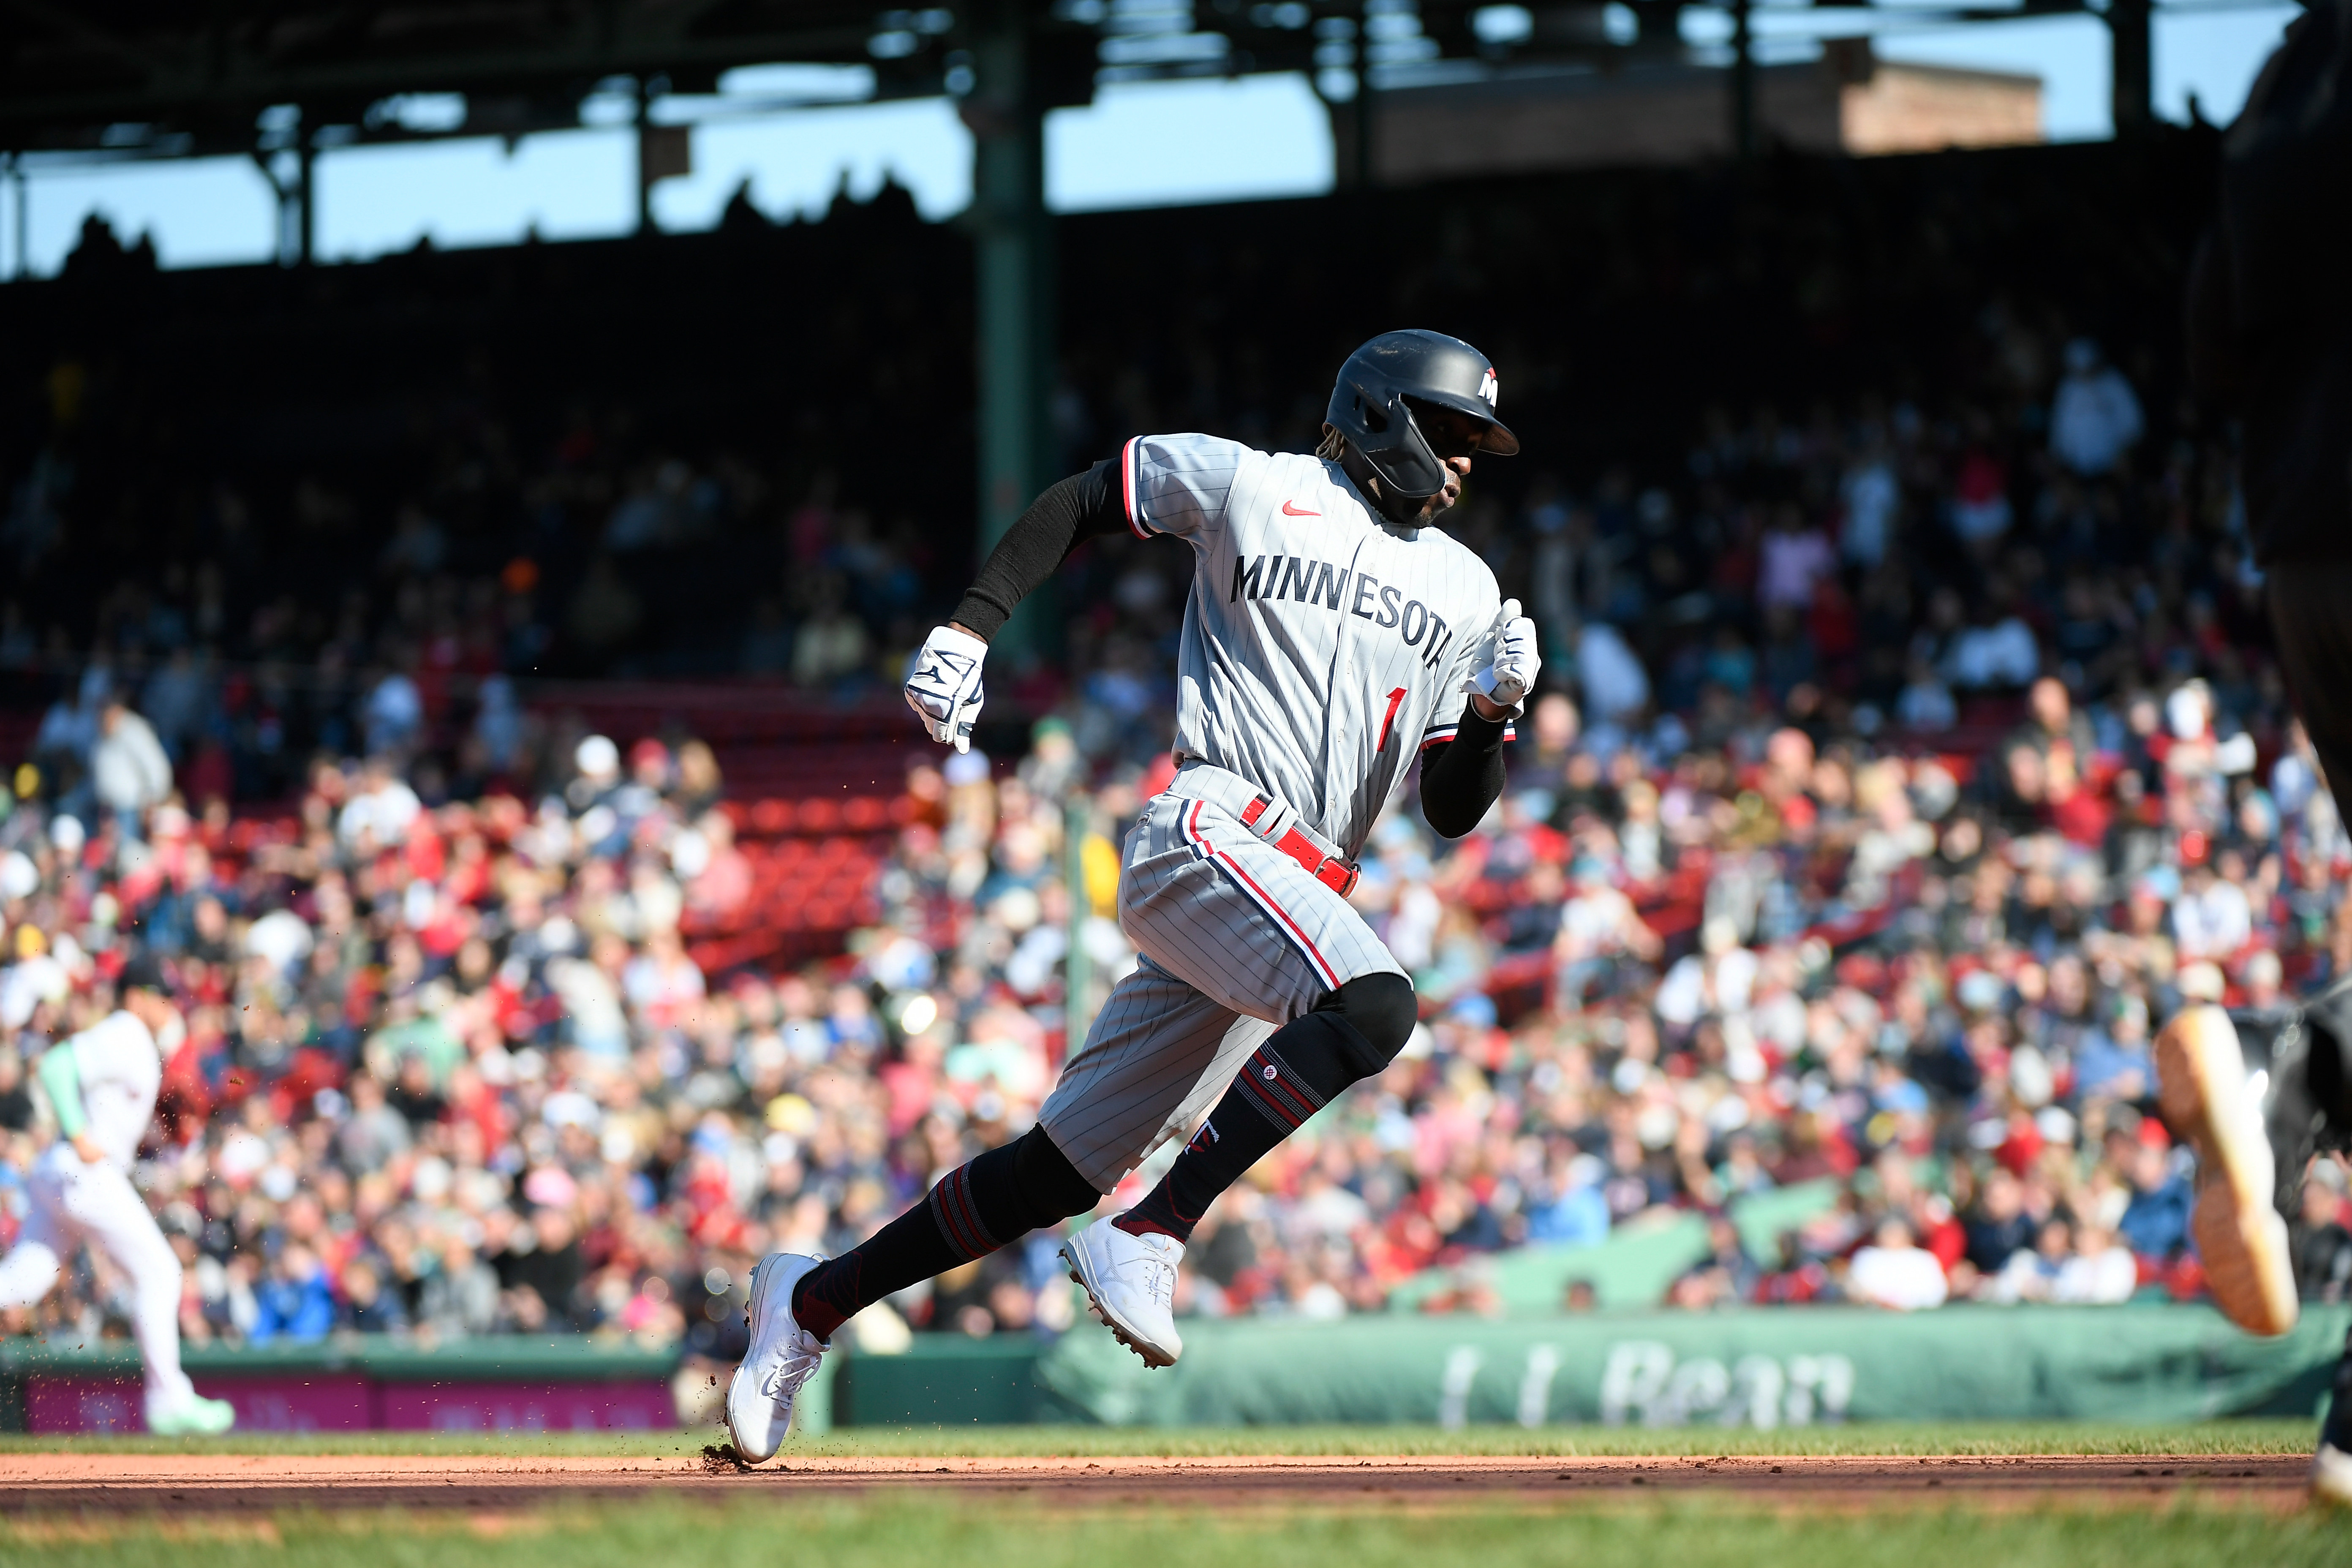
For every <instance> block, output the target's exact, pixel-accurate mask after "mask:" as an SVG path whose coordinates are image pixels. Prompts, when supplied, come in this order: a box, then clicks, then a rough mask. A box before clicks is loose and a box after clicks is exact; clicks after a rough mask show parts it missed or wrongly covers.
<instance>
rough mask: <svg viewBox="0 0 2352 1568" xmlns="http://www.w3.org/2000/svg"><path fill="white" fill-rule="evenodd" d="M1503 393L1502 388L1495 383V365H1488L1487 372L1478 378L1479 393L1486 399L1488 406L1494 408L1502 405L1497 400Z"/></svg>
mask: <svg viewBox="0 0 2352 1568" xmlns="http://www.w3.org/2000/svg"><path fill="white" fill-rule="evenodd" d="M1478 395H1479V396H1481V397H1483V398H1485V399H1486V406H1487V407H1489V408H1494V407H1498V406H1500V405H1498V404H1497V403H1496V401H1495V400H1496V398H1497V397H1499V396H1500V395H1502V389H1501V388H1500V387H1498V386H1497V385H1496V384H1495V367H1494V366H1493V365H1488V366H1487V367H1486V374H1485V375H1482V376H1480V377H1479V378H1478Z"/></svg>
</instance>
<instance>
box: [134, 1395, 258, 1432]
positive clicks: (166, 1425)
mask: <svg viewBox="0 0 2352 1568" xmlns="http://www.w3.org/2000/svg"><path fill="white" fill-rule="evenodd" d="M232 1426H236V1405H231V1404H230V1403H229V1402H228V1401H227V1400H226V1399H206V1398H205V1396H204V1395H203V1394H189V1395H188V1396H187V1397H186V1398H185V1399H183V1400H180V1401H178V1402H177V1403H175V1404H173V1405H166V1406H164V1407H163V1409H161V1410H150V1411H149V1412H147V1430H148V1431H150V1432H152V1433H153V1434H154V1435H155V1436H158V1437H217V1436H220V1435H221V1434H222V1433H224V1432H226V1431H227V1430H228V1429H229V1428H230V1427H232Z"/></svg>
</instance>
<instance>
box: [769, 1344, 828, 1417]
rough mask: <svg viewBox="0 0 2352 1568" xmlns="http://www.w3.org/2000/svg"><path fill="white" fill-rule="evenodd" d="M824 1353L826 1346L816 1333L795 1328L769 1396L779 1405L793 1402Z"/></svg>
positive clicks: (785, 1347) (777, 1369) (778, 1365)
mask: <svg viewBox="0 0 2352 1568" xmlns="http://www.w3.org/2000/svg"><path fill="white" fill-rule="evenodd" d="M823 1355H824V1345H822V1344H820V1343H819V1342H817V1338H816V1336H815V1335H814V1334H812V1333H810V1332H809V1331H807V1330H806V1329H799V1330H795V1331H793V1337H792V1339H791V1340H790V1341H789V1342H787V1343H786V1344H785V1346H784V1359H783V1360H782V1362H780V1363H777V1366H776V1371H775V1379H774V1382H773V1383H772V1384H771V1385H770V1386H769V1388H768V1397H769V1398H771V1399H772V1400H774V1401H775V1402H776V1404H777V1405H779V1406H782V1405H787V1404H789V1403H791V1401H792V1399H793V1395H795V1394H799V1393H800V1391H801V1384H803V1383H806V1382H807V1381H808V1380H809V1374H810V1373H814V1372H815V1371H816V1368H817V1362H818V1360H819V1359H820V1358H821V1357H822V1356H823Z"/></svg>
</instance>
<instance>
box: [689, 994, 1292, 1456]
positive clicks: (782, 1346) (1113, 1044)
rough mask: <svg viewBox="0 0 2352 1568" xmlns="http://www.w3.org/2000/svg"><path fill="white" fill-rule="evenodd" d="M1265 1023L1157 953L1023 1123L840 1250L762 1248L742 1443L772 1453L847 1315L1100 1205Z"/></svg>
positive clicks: (730, 1409) (732, 1426)
mask: <svg viewBox="0 0 2352 1568" xmlns="http://www.w3.org/2000/svg"><path fill="white" fill-rule="evenodd" d="M1266 1028H1267V1026H1265V1025H1262V1024H1257V1023H1255V1021H1254V1020H1247V1019H1244V1020H1239V1021H1238V1024H1237V1021H1236V1020H1235V1018H1234V1015H1233V1014H1232V1013H1231V1012H1229V1011H1226V1010H1223V1009H1221V1008H1219V1007H1217V1006H1216V1005H1214V1004H1213V1003H1211V1002H1209V1001H1208V1000H1207V999H1206V998H1204V997H1202V995H1201V994H1199V993H1198V992H1196V991H1194V990H1192V988H1191V987H1190V986H1187V985H1185V984H1183V983H1182V982H1181V981H1179V980H1177V979H1175V978H1174V977H1173V976H1171V975H1170V974H1169V973H1167V972H1166V971H1164V970H1162V969H1160V968H1159V967H1158V966H1156V965H1154V964H1152V963H1149V962H1146V963H1143V964H1141V965H1139V967H1138V968H1137V969H1136V970H1135V971H1134V973H1130V974H1129V975H1128V976H1127V977H1126V978H1125V979H1123V980H1121V981H1120V982H1119V983H1118V985H1117V986H1116V987H1114V988H1113V990H1112V992H1111V994H1110V997H1109V999H1108V1001H1107V1002H1106V1003H1105V1004H1104V1006H1103V1010H1102V1013H1101V1015H1100V1016H1097V1018H1096V1020H1095V1023H1094V1027H1093V1028H1092V1029H1091V1030H1090V1031H1089V1032H1088V1034H1087V1044H1086V1047H1085V1048H1084V1049H1083V1050H1081V1051H1080V1052H1078V1053H1077V1055H1076V1056H1075V1057H1073V1058H1071V1059H1070V1060H1069V1061H1068V1062H1066V1064H1064V1067H1063V1069H1062V1078H1061V1081H1060V1082H1059V1083H1058V1084H1056V1085H1055V1089H1054V1092H1053V1094H1052V1096H1051V1097H1050V1098H1049V1099H1048V1100H1046V1102H1045V1109H1044V1111H1043V1113H1042V1114H1041V1115H1040V1117H1039V1120H1038V1122H1037V1124H1036V1125H1035V1126H1034V1127H1032V1128H1031V1129H1030V1130H1029V1131H1027V1132H1026V1133H1024V1135H1023V1136H1021V1137H1020V1138H1018V1139H1015V1140H1014V1141H1013V1142H1011V1143H1008V1144H1005V1145H1004V1146H1003V1147H1002V1148H997V1149H992V1150H990V1151H989V1152H987V1153H985V1154H982V1155H981V1156H979V1157H978V1158H977V1159H974V1160H971V1161H970V1162H968V1163H965V1164H963V1165H961V1166H959V1167H958V1168H956V1169H955V1170H953V1171H950V1173H948V1174H947V1175H945V1176H943V1177H941V1178H940V1180H939V1182H938V1183H937V1184H935V1185H934V1186H933V1187H932V1189H931V1192H930V1195H929V1198H928V1199H927V1200H926V1201H925V1202H923V1203H921V1204H919V1205H916V1206H915V1207H913V1208H911V1209H909V1210H908V1211H907V1212H906V1213H905V1214H903V1215H899V1216H898V1218H897V1219H894V1220H892V1221H891V1222H890V1223H889V1224H887V1225H886V1226H883V1227H882V1228H881V1229H880V1230H878V1231H877V1232H875V1234H874V1235H873V1236H872V1237H868V1238H867V1239H866V1241H864V1242H862V1243H860V1244H859V1245H858V1246H856V1247H852V1248H851V1249H850V1250H848V1251H847V1252H845V1253H843V1254H842V1255H841V1256H840V1257H839V1258H830V1259H820V1258H806V1257H796V1256H793V1255H792V1254H788V1253H781V1252H780V1253H772V1254H770V1255H769V1256H768V1257H767V1258H762V1259H761V1262H760V1265H759V1267H758V1268H757V1269H755V1270H754V1271H753V1274H752V1287H751V1308H750V1318H751V1348H750V1349H749V1350H748V1351H747V1352H745V1354H744V1357H743V1363H742V1364H741V1365H740V1367H738V1368H737V1369H736V1372H735V1375H734V1378H733V1380H732V1381H731V1382H730V1384H729V1385H728V1395H727V1422H728V1428H729V1431H730V1435H731V1436H733V1437H734V1440H735V1448H736V1452H737V1453H739V1454H740V1455H741V1456H742V1457H743V1458H746V1459H748V1460H751V1461H752V1462H753V1463H758V1462H760V1461H761V1460H763V1459H766V1458H770V1457H771V1456H772V1455H773V1454H774V1453H775V1451H776V1449H777V1448H778V1447H780V1446H781V1445H782V1442H783V1440H784V1436H785V1435H786V1433H787V1432H788V1431H789V1429H790V1427H791V1425H792V1420H793V1405H794V1402H795V1400H796V1398H797V1396H798V1394H799V1393H800V1390H801V1387H802V1386H803V1384H805V1383H806V1382H807V1381H808V1379H809V1377H810V1376H811V1375H812V1374H814V1373H815V1371H816V1368H817V1364H818V1360H819V1358H820V1357H821V1356H822V1355H823V1354H824V1352H825V1351H826V1349H828V1348H829V1346H830V1342H831V1340H832V1337H833V1333H834V1331H835V1329H837V1328H839V1327H840V1326H841V1324H843V1323H844V1322H845V1321H848V1320H849V1319H850V1318H852V1317H854V1316H856V1314H857V1313H858V1312H859V1311H860V1310H863V1309H865V1308H866V1307H868V1306H871V1305H872V1304H873V1303H875V1302H877V1301H879V1300H882V1299H883V1298H885V1297H887V1296H889V1295H892V1294H894V1293H896V1292H898V1291H900V1290H903V1289H907V1288H908V1286H910V1285H915V1284H919V1283H920V1282H921V1281H923V1280H925V1279H931V1278H933V1277H934V1276H936V1275H939V1274H942V1273H945V1272H946V1271H947V1270H949V1269H950V1268H956V1267H958V1266H960V1265H961V1264H965V1263H969V1262H971V1261H972V1260H973V1259H975V1258H982V1257H985V1256H986V1255H988V1254H989V1253H991V1252H993V1251H995V1250H996V1249H997V1248H998V1247H1003V1246H1005V1245H1007V1244H1009V1243H1011V1242H1013V1241H1017V1240H1019V1239H1020V1238H1021V1237H1024V1236H1026V1235H1027V1234H1028V1233H1029V1232H1031V1231H1032V1230H1035V1229H1038V1228H1040V1227H1041V1226H1051V1225H1056V1224H1059V1223H1060V1222H1061V1221H1063V1220H1065V1219H1067V1218H1069V1217H1070V1216H1071V1215H1081V1214H1085V1213H1087V1211H1088V1210H1090V1209H1092V1208H1093V1207H1094V1206H1095V1205H1097V1204H1098V1203H1100V1202H1101V1201H1102V1194H1104V1193H1106V1192H1108V1191H1109V1190H1110V1189H1111V1188H1112V1187H1115V1186H1117V1185H1118V1182H1119V1178H1120V1177H1121V1176H1123V1175H1125V1174H1126V1173H1127V1172H1128V1171H1129V1170H1130V1169H1131V1168H1133V1166H1134V1165H1135V1163H1137V1161H1139V1160H1140V1159H1141V1158H1142V1156H1143V1154H1144V1153H1145V1152H1147V1151H1148V1150H1149V1149H1150V1147H1151V1144H1152V1142H1154V1141H1155V1140H1156V1139H1157V1138H1158V1137H1159V1136H1160V1134H1161V1133H1162V1131H1164V1128H1165V1124H1167V1123H1168V1122H1169V1121H1170V1120H1171V1113H1172V1112H1173V1111H1174V1110H1176V1109H1177V1103H1176V1102H1177V1101H1179V1100H1181V1099H1182V1098H1183V1097H1184V1095H1185V1093H1186V1091H1187V1090H1188V1089H1192V1086H1193V1085H1194V1084H1195V1082H1196V1081H1197V1080H1199V1079H1201V1078H1202V1075H1203V1074H1204V1073H1205V1072H1207V1071H1209V1070H1211V1069H1212V1068H1213V1064H1214V1063H1215V1062H1216V1061H1218V1060H1219V1059H1221V1053H1223V1055H1224V1056H1225V1057H1228V1058H1229V1057H1231V1056H1232V1054H1233V1053H1234V1046H1232V1045H1229V1044H1228V1042H1227V1037H1228V1036H1243V1037H1244V1043H1243V1044H1242V1045H1241V1046H1240V1047H1239V1048H1242V1049H1246V1048H1247V1045H1248V1044H1249V1043H1255V1040H1256V1039H1257V1038H1260V1037H1263V1035H1264V1034H1265V1031H1266ZM1253 1030H1254V1031H1255V1033H1249V1031H1253ZM1227 1070H1228V1071H1230V1068H1228V1069H1227ZM1199 1110H1200V1108H1199V1107H1198V1106H1196V1107H1194V1108H1193V1112H1192V1113H1193V1114H1194V1115H1196V1116H1197V1115H1198V1114H1199Z"/></svg>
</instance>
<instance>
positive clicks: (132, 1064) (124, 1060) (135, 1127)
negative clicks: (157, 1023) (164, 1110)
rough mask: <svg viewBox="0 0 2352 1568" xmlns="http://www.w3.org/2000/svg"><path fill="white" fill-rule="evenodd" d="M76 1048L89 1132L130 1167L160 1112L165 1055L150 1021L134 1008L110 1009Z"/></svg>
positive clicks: (71, 1043)
mask: <svg viewBox="0 0 2352 1568" xmlns="http://www.w3.org/2000/svg"><path fill="white" fill-rule="evenodd" d="M65 1048H66V1049H67V1050H69V1051H71V1052H72V1053H73V1063H74V1074H75V1076H76V1077H77V1078H78V1079H79V1080H80V1084H81V1106H82V1115H83V1117H84V1118H85V1119H86V1121H87V1129H86V1130H87V1131H89V1135H90V1136H91V1137H92V1138H95V1139H96V1140H98V1145H99V1147H100V1148H101V1149H103V1150H105V1151H106V1157H107V1159H108V1160H109V1161H110V1162H111V1163H113V1164H115V1165H116V1166H118V1167H120V1168H121V1169H122V1170H125V1171H128V1170H130V1169H131V1166H132V1165H134V1164H136V1163H138V1159H139V1141H140V1140H141V1139H142V1138H144V1137H145V1136H146V1135H147V1123H148V1122H150V1121H153V1120H154V1117H155V1095H156V1091H157V1090H158V1089H161V1088H162V1087H163V1057H162V1055H161V1054H160V1053H159V1052H158V1051H157V1050H156V1048H155V1037H154V1036H153V1035H152V1034H150V1033H149V1032H148V1030H147V1026H146V1025H144V1024H142V1023H141V1022H140V1021H139V1020H138V1018H137V1017H135V1016H132V1015H131V1014H130V1013H128V1012H117V1013H110V1014H108V1015H107V1016H105V1017H104V1018H101V1019H100V1020H99V1021H98V1022H97V1023H95V1024H92V1025H91V1026H89V1028H87V1029H84V1030H83V1031H82V1032H81V1033H80V1034H79V1035H76V1036H74V1037H72V1038H71V1039H69V1040H68V1041H67V1042H66V1043H65Z"/></svg>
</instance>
